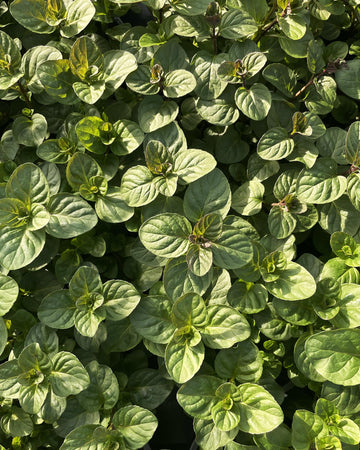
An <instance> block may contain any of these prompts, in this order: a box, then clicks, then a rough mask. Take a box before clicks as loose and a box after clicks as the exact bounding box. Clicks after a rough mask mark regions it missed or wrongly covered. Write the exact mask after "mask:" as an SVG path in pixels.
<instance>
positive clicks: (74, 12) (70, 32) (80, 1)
mask: <svg viewBox="0 0 360 450" xmlns="http://www.w3.org/2000/svg"><path fill="white" fill-rule="evenodd" d="M95 12H96V9H95V7H94V5H93V4H92V2H91V1H90V0H74V1H73V2H72V3H70V4H69V7H68V8H67V10H66V18H65V21H64V22H63V23H62V24H61V28H60V34H61V36H63V37H66V38H71V37H73V36H75V35H77V34H78V33H80V31H82V30H83V29H84V28H86V27H87V25H88V24H89V23H90V21H91V19H92V18H93V17H94V15H95Z"/></svg>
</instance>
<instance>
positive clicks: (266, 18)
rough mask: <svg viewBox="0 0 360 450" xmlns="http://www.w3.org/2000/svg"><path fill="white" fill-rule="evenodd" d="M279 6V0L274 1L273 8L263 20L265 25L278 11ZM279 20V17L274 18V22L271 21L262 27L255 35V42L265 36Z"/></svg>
mask: <svg viewBox="0 0 360 450" xmlns="http://www.w3.org/2000/svg"><path fill="white" fill-rule="evenodd" d="M276 8H277V2H276V0H274V1H273V5H272V7H271V9H270V10H269V12H268V13H267V14H266V17H265V19H264V22H263V26H264V25H265V24H266V22H267V21H268V20H269V19H270V17H271V16H272V15H273V14H274V12H275V11H276ZM276 22H277V18H276V19H274V20H273V21H272V22H270V23H269V24H268V25H266V26H265V28H261V29H260V30H259V31H258V32H257V33H256V35H255V37H254V41H255V42H259V41H260V39H261V38H262V37H263V36H264V34H265V33H267V32H268V31H269V30H270V28H272V27H273V26H274V25H275V24H276Z"/></svg>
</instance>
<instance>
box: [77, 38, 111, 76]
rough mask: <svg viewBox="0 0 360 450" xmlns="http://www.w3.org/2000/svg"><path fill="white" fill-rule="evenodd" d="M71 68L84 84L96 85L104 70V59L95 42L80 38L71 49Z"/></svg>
mask: <svg viewBox="0 0 360 450" xmlns="http://www.w3.org/2000/svg"><path fill="white" fill-rule="evenodd" d="M69 61H70V67H71V71H72V73H73V74H74V75H75V76H76V77H77V78H78V79H80V80H81V81H82V82H86V83H89V84H90V83H91V84H92V83H95V82H96V81H97V79H98V78H97V77H98V75H100V74H101V73H102V71H103V68H104V57H103V55H102V53H101V52H100V50H99V48H98V47H97V45H96V44H95V42H94V41H93V40H92V39H90V38H89V37H87V36H81V37H80V38H78V39H77V40H76V41H75V43H74V45H73V46H72V47H71V51H70V56H69Z"/></svg>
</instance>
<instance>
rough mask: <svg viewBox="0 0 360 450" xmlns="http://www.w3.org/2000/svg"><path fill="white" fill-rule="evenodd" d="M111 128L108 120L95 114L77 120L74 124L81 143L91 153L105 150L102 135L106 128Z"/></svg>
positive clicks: (104, 133)
mask: <svg viewBox="0 0 360 450" xmlns="http://www.w3.org/2000/svg"><path fill="white" fill-rule="evenodd" d="M105 127H107V128H112V126H111V124H110V123H109V122H104V121H103V120H102V119H100V118H99V117H97V116H87V117H84V118H83V119H81V120H79V122H78V123H77V125H76V128H75V129H76V134H77V137H78V138H79V140H80V142H81V143H82V145H83V146H84V147H85V148H86V149H87V150H90V151H91V152H92V153H97V154H100V155H101V154H102V153H105V152H106V149H107V148H106V145H107V143H106V144H105V143H104V142H103V139H102V137H103V136H104V135H106V131H107V130H106V128H105Z"/></svg>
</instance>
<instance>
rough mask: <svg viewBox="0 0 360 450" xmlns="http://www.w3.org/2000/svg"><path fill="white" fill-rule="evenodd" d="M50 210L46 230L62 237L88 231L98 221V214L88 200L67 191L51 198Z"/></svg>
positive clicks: (52, 234) (70, 236) (69, 236)
mask: <svg viewBox="0 0 360 450" xmlns="http://www.w3.org/2000/svg"><path fill="white" fill-rule="evenodd" d="M48 211H49V213H50V220H49V223H48V224H47V225H46V232H47V233H49V234H50V235H51V236H54V237H58V238H62V239H66V238H72V237H75V236H78V235H80V234H83V233H86V232H87V231H90V230H91V229H92V228H94V227H95V225H96V223H97V217H96V214H95V212H94V210H93V209H92V208H91V206H90V205H89V204H88V203H87V201H86V200H83V199H82V198H80V197H78V196H76V195H72V194H67V193H65V192H64V193H60V194H56V195H53V196H52V197H51V198H50V201H49V203H48Z"/></svg>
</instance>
